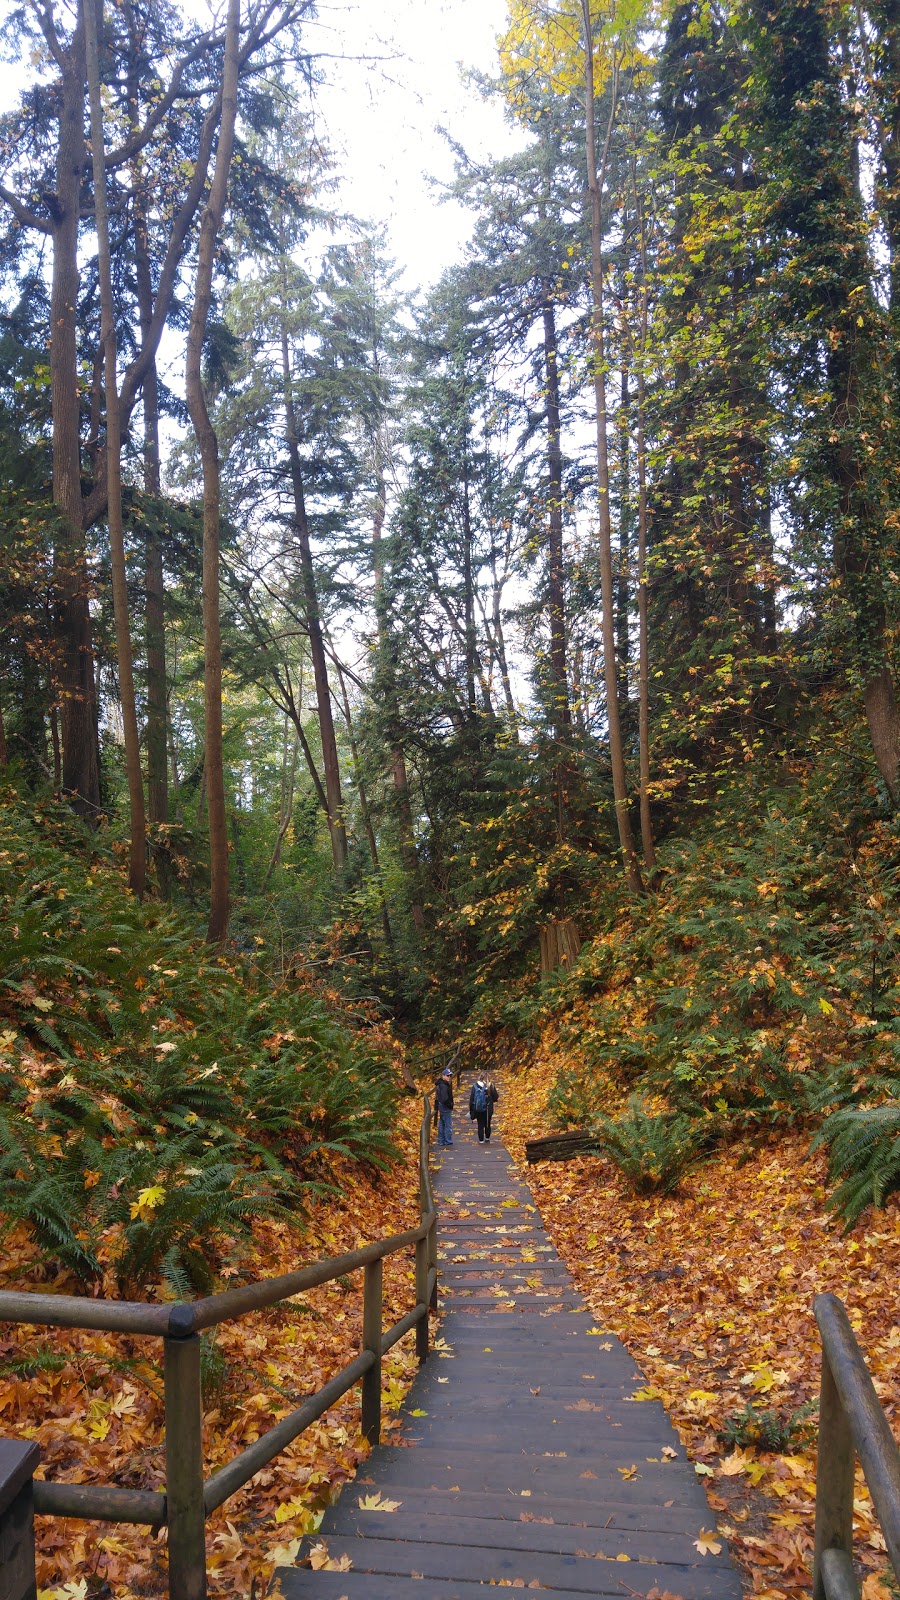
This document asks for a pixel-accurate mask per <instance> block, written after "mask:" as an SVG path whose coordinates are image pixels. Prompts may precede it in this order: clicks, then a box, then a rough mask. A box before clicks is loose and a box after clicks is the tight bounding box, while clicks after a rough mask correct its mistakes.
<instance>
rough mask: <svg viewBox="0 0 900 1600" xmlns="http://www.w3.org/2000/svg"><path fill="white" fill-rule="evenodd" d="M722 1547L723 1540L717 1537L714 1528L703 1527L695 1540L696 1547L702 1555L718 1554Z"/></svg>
mask: <svg viewBox="0 0 900 1600" xmlns="http://www.w3.org/2000/svg"><path fill="white" fill-rule="evenodd" d="M721 1548H722V1541H721V1540H720V1539H717V1538H716V1534H715V1529H714V1528H701V1529H700V1533H699V1535H698V1537H697V1538H696V1539H695V1540H694V1549H695V1550H699V1551H700V1554H701V1555H702V1556H717V1555H718V1554H719V1552H720V1550H721Z"/></svg>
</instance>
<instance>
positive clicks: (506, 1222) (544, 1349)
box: [278, 1097, 742, 1600]
mask: <svg viewBox="0 0 900 1600" xmlns="http://www.w3.org/2000/svg"><path fill="white" fill-rule="evenodd" d="M462 1098H463V1097H460V1099H461V1100H462ZM454 1121H455V1124H456V1128H455V1137H456V1143H455V1145H454V1147H453V1149H452V1150H449V1151H447V1152H446V1154H445V1155H444V1157H443V1160H442V1163H441V1165H440V1167H439V1169H438V1170H437V1172H436V1174H435V1194H436V1197H437V1203H438V1206H439V1208H440V1238H441V1293H442V1305H443V1309H444V1313H445V1314H444V1318H443V1322H442V1325H441V1329H440V1341H439V1345H438V1350H437V1353H436V1354H435V1355H432V1357H431V1358H430V1359H429V1361H428V1362H427V1364H426V1366H425V1367H424V1368H423V1370H422V1372H421V1373H420V1375H419V1377H418V1378H417V1380H416V1382H415V1384H414V1386H413V1388H412V1390H411V1392H410V1394H409V1396H408V1398H407V1401H406V1404H405V1406H404V1408H403V1413H402V1415H403V1419H404V1432H403V1443H402V1444H399V1445H398V1444H397V1443H396V1442H395V1443H392V1444H390V1445H384V1446H381V1447H380V1448H379V1449H377V1450H376V1451H374V1453H373V1454H372V1456H371V1457H370V1458H369V1460H368V1461H367V1462H366V1464H365V1466H364V1467H363V1468H362V1469H361V1473H360V1476H359V1477H358V1478H357V1479H355V1480H354V1482H352V1483H349V1484H347V1486H346V1487H345V1489H344V1491H343V1494H342V1495H341V1497H340V1500H339V1502H338V1503H337V1505H335V1506H333V1507H332V1508H331V1509H330V1510H329V1511H328V1512H327V1513H326V1517H325V1520H324V1522H323V1524H322V1531H321V1534H320V1535H319V1536H318V1539H316V1540H310V1541H307V1544H306V1549H305V1550H304V1551H301V1557H300V1559H301V1561H302V1560H303V1558H304V1555H305V1554H306V1552H307V1551H308V1548H309V1546H310V1545H311V1544H314V1543H318V1542H319V1541H320V1540H324V1542H325V1544H326V1545H327V1550H328V1555H329V1558H331V1559H334V1560H341V1558H348V1559H349V1561H350V1562H351V1563H352V1565H351V1566H350V1568H349V1570H344V1571H328V1570H317V1571H312V1570H311V1569H310V1568H308V1567H302V1566H299V1567H296V1568H287V1569H281V1570H280V1571H279V1574H278V1577H279V1579H280V1583H281V1591H282V1593H283V1595H284V1596H285V1597H286V1600H345V1597H346V1600H475V1597H476V1596H477V1595H481V1594H482V1593H483V1587H484V1586H486V1585H492V1584H493V1585H500V1586H502V1587H514V1588H521V1587H523V1586H524V1587H531V1588H534V1589H545V1590H550V1591H551V1592H552V1593H553V1594H554V1595H556V1596H557V1600H576V1597H577V1600H583V1597H584V1596H585V1595H590V1596H598V1597H600V1596H617V1597H618V1600H622V1597H623V1596H636V1595H640V1596H647V1595H655V1596H659V1597H661V1600H738V1597H739V1596H740V1595H741V1594H742V1584H741V1581H740V1578H739V1576H738V1573H737V1572H736V1571H735V1569H734V1568H733V1567H732V1566H731V1564H730V1562H729V1559H728V1554H727V1550H726V1547H725V1543H724V1541H722V1542H721V1546H722V1547H721V1550H720V1552H719V1553H718V1554H714V1553H709V1554H703V1553H701V1551H699V1550H698V1549H697V1546H696V1543H695V1541H696V1540H697V1539H698V1536H699V1534H700V1532H701V1530H703V1529H706V1530H709V1529H711V1528H714V1526H715V1524H714V1521H713V1518H712V1513H711V1511H710V1509H709V1506H708V1504H707V1501H706V1496H705V1494H704V1493H703V1490H702V1488H701V1486H700V1484H699V1482H698V1480H697V1477H696V1475H695V1473H694V1470H693V1467H692V1466H691V1464H690V1462H688V1461H686V1460H685V1455H684V1450H683V1448H682V1446H681V1443H680V1441H679V1439H678V1438H677V1436H676V1434H675V1433H674V1431H673V1429H672V1427H671V1425H670V1423H669V1421H668V1418H667V1417H666V1415H665V1412H664V1410H663V1408H662V1406H661V1405H660V1404H659V1403H658V1402H656V1401H634V1400H632V1399H630V1396H631V1395H633V1394H634V1392H635V1391H636V1390H637V1389H639V1388H640V1387H641V1385H642V1383H643V1381H644V1380H643V1378H642V1375H641V1373H640V1372H639V1371H638V1369H637V1367H636V1366H635V1363H634V1361H633V1359H632V1357H631V1356H630V1355H629V1354H628V1352H627V1351H626V1350H625V1347H624V1346H623V1345H622V1344H620V1343H619V1341H618V1340H617V1339H615V1338H614V1337H613V1335H612V1334H610V1333H607V1332H605V1331H603V1330H602V1328H601V1327H599V1326H598V1324H597V1323H596V1322H595V1319H594V1318H593V1317H592V1316H591V1315H590V1313H589V1312H588V1311H587V1310H586V1308H585V1305H584V1302H583V1300H582V1299H581V1297H580V1295H579V1294H578V1292H577V1290H576V1289H575V1286H574V1284H573V1282H572V1279H571V1277H570V1276H569V1273H568V1271H567V1269H566V1267H565V1266H564V1265H563V1263H562V1262H561V1261H560V1259H559V1257H558V1256H557V1254H556V1251H555V1250H554V1248H553V1245H552V1244H551V1243H550V1240H549V1238H548V1236H547V1234H546V1233H545V1231H544V1228H543V1227H542V1225H541V1220H540V1217H539V1216H538V1214H537V1212H536V1210H535V1208H534V1205H533V1202H532V1198H531V1192H530V1190H529V1189H528V1188H527V1187H526V1186H525V1184H523V1183H521V1182H520V1181H519V1180H518V1179H517V1178H516V1176H515V1175H514V1173H513V1170H512V1166H511V1162H510V1159H509V1156H508V1154H507V1152H506V1150H505V1149H504V1147H503V1145H502V1143H501V1142H500V1139H499V1137H498V1134H497V1128H496V1124H495V1133H494V1139H493V1140H492V1142H491V1143H490V1144H485V1145H479V1144H478V1142H477V1139H476V1138H475V1135H474V1124H470V1123H469V1120H468V1116H467V1115H465V1114H462V1115H461V1114H460V1113H459V1112H457V1114H456V1116H455V1118H454ZM370 1496H379V1497H380V1498H381V1500H383V1501H388V1502H390V1504H391V1505H392V1506H394V1505H395V1506H396V1509H394V1510H389V1511H388V1510H365V1509H361V1508H360V1500H361V1499H363V1498H366V1497H370Z"/></svg>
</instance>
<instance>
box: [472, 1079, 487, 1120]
mask: <svg viewBox="0 0 900 1600" xmlns="http://www.w3.org/2000/svg"><path fill="white" fill-rule="evenodd" d="M488 1104H489V1101H488V1090H487V1085H486V1084H484V1083H476V1085H475V1088H474V1089H473V1091H472V1105H473V1106H474V1108H475V1115H476V1117H483V1116H485V1115H486V1113H487V1108H488Z"/></svg>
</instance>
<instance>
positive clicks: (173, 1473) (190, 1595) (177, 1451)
mask: <svg viewBox="0 0 900 1600" xmlns="http://www.w3.org/2000/svg"><path fill="white" fill-rule="evenodd" d="M163 1349H164V1352H165V1380H166V1521H167V1524H168V1529H169V1600H206V1528H205V1520H206V1519H205V1515H204V1510H203V1432H202V1430H203V1409H202V1402H201V1398H200V1340H199V1338H198V1337H197V1335H196V1334H195V1333H194V1334H191V1335H189V1337H188V1338H186V1339H164V1340H163Z"/></svg>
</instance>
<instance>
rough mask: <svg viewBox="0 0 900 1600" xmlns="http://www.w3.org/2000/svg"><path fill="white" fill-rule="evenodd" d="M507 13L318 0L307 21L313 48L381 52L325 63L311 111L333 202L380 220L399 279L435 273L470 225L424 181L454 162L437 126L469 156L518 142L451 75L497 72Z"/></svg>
mask: <svg viewBox="0 0 900 1600" xmlns="http://www.w3.org/2000/svg"><path fill="white" fill-rule="evenodd" d="M506 15H507V11H506V0H348V3H346V4H340V3H339V4H336V5H329V4H328V3H327V0H323V3H322V4H321V6H320V12H319V22H318V24H316V25H314V26H313V28H311V29H310V42H311V44H312V45H313V46H314V47H315V46H320V47H321V48H322V49H323V50H334V51H335V52H336V53H339V54H341V55H342V56H346V57H350V56H351V54H352V55H353V56H358V57H370V58H381V59H369V60H365V59H361V60H360V59H357V60H354V59H345V60H340V61H337V60H331V61H325V62H323V67H324V70H325V73H326V77H327V80H328V81H327V83H326V84H325V85H323V86H322V89H321V90H320V91H319V94H318V96H317V100H318V109H319V114H320V115H321V117H322V120H323V123H324V126H325V128H326V130H327V134H328V142H329V144H330V145H331V147H332V148H333V150H334V152H335V154H336V156H337V160H338V165H339V167H340V169H341V171H342V173H343V180H342V184H341V189H340V192H339V201H340V203H341V204H343V205H344V206H345V207H346V209H347V210H348V211H350V212H352V213H353V214H354V215H356V216H358V217H360V218H364V219H365V220H367V221H373V222H383V223H384V224H385V225H386V227H387V229H388V238H389V244H390V248H391V250H392V252H393V254H394V256H395V258H396V261H397V265H398V266H399V267H401V268H403V269H404V270H405V273H406V278H405V287H406V288H408V289H414V288H416V287H419V286H426V285H428V284H430V283H433V282H434V281H435V279H436V278H437V277H438V276H439V275H440V273H441V272H442V271H443V270H444V269H445V268H446V267H448V266H450V265H451V264H452V263H453V262H454V261H457V260H458V259H459V257H460V254H461V251H462V247H463V244H464V242H465V240H466V238H467V237H468V234H469V228H470V222H469V218H468V217H467V216H466V214H465V213H464V211H463V210H462V208H461V207H460V206H458V205H456V204H455V203H453V202H446V201H445V202H443V203H441V202H439V200H438V199H437V197H436V196H435V194H434V193H433V191H432V190H431V188H430V187H429V183H428V179H429V177H438V178H443V179H446V178H449V177H450V176H451V174H452V170H453V162H452V157H451V154H450V151H449V150H448V148H447V145H446V142H445V140H444V139H443V138H442V137H441V136H440V134H439V133H438V132H437V129H438V127H439V126H443V127H445V128H446V129H447V130H448V132H449V133H450V134H451V135H452V137H453V138H455V139H456V140H458V141H459V142H460V143H461V144H463V145H464V146H465V147H466V149H467V150H468V151H469V152H470V153H471V154H473V155H474V156H476V157H481V156H485V155H488V154H491V153H494V154H502V153H505V152H507V151H509V150H511V149H513V148H514V147H515V146H516V145H517V144H521V142H522V135H521V134H517V133H516V132H515V130H514V129H512V128H511V127H510V126H509V125H508V124H507V123H506V121H505V120H504V116H503V112H502V109H501V107H500V106H499V104H498V103H496V102H485V101H483V100H482V98H481V97H480V95H478V94H477V92H476V91H475V90H474V89H472V88H471V87H469V86H467V85H466V84H464V83H463V82H462V81H461V77H460V68H461V67H462V68H473V67H474V68H476V69H478V70H479V71H481V72H484V73H489V74H491V75H493V74H495V73H496V69H497V50H496V40H497V35H498V34H499V33H500V32H501V31H502V29H503V27H504V25H505V22H506Z"/></svg>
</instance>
